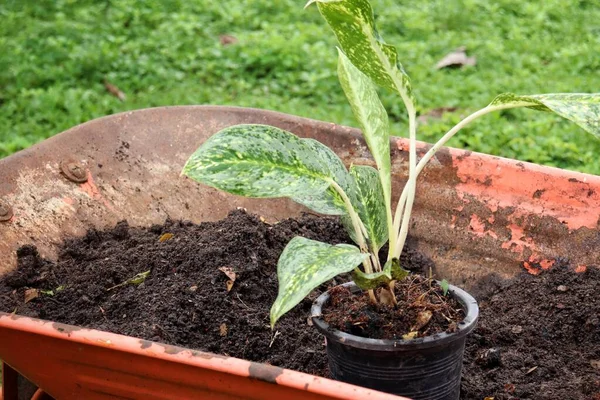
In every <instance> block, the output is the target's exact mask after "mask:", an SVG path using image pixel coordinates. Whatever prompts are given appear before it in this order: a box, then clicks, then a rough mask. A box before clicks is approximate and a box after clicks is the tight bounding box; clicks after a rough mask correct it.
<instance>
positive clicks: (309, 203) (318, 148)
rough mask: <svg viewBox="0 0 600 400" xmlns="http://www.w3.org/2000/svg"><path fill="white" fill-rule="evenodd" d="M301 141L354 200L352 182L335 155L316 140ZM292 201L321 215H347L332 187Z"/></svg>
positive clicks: (344, 206) (340, 198)
mask: <svg viewBox="0 0 600 400" xmlns="http://www.w3.org/2000/svg"><path fill="white" fill-rule="evenodd" d="M302 141H303V142H304V143H306V145H307V146H309V147H311V148H312V150H313V151H314V154H315V156H317V157H319V159H320V160H321V161H322V163H323V165H324V166H327V167H328V169H329V173H330V176H331V177H332V178H333V180H334V181H336V182H337V184H338V185H340V186H341V187H342V189H344V191H345V192H346V194H347V195H348V197H350V198H351V199H352V198H354V196H355V192H356V188H355V185H354V181H353V179H352V177H351V176H350V175H349V174H348V170H347V169H346V167H345V166H344V163H343V162H342V160H340V158H339V157H338V156H337V154H335V153H334V152H333V151H332V150H331V149H330V148H329V147H327V146H325V145H324V144H323V143H321V142H319V141H317V140H314V139H302ZM292 199H293V200H294V201H296V202H298V203H300V204H302V205H304V206H306V207H308V208H310V209H311V210H313V211H316V212H318V213H321V214H327V215H346V214H347V213H348V210H347V209H346V205H345V203H344V200H343V199H342V197H341V196H340V195H339V193H338V192H337V191H336V190H335V189H334V188H332V187H329V188H328V189H327V190H324V191H321V192H318V193H310V194H302V195H300V196H294V197H293V198H292Z"/></svg>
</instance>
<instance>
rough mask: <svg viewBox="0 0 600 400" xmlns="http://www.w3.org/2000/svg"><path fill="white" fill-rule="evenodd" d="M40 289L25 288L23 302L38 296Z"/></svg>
mask: <svg viewBox="0 0 600 400" xmlns="http://www.w3.org/2000/svg"><path fill="white" fill-rule="evenodd" d="M39 295H40V291H39V290H38V289H27V290H25V303H29V302H30V301H31V300H33V299H36V298H38V297H39Z"/></svg>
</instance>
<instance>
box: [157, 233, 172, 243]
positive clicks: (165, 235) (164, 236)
mask: <svg viewBox="0 0 600 400" xmlns="http://www.w3.org/2000/svg"><path fill="white" fill-rule="evenodd" d="M173 236H175V235H173V234H172V233H163V234H162V235H160V237H159V238H158V241H159V242H160V243H162V242H166V241H167V240H169V239H172V238H173Z"/></svg>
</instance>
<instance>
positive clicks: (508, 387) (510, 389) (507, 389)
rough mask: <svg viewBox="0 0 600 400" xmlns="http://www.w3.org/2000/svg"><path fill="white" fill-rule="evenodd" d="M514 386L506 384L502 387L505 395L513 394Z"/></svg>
mask: <svg viewBox="0 0 600 400" xmlns="http://www.w3.org/2000/svg"><path fill="white" fill-rule="evenodd" d="M515 389H516V388H515V385H513V384H512V383H506V384H505V385H504V391H505V392H506V393H514V392H515Z"/></svg>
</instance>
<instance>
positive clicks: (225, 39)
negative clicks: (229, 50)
mask: <svg viewBox="0 0 600 400" xmlns="http://www.w3.org/2000/svg"><path fill="white" fill-rule="evenodd" d="M237 42H238V38H236V37H235V36H231V35H221V36H219V43H221V46H229V45H232V44H236V43H237Z"/></svg>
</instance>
